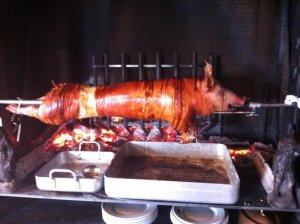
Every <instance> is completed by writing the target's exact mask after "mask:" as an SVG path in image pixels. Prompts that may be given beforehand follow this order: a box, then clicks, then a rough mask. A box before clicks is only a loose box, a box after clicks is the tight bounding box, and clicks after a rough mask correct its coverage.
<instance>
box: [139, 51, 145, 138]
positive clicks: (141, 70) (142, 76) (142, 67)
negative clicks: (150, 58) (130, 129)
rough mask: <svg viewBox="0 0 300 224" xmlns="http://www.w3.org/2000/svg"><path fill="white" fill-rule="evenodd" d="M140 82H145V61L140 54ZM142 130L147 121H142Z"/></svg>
mask: <svg viewBox="0 0 300 224" xmlns="http://www.w3.org/2000/svg"><path fill="white" fill-rule="evenodd" d="M138 57H139V80H141V81H142V80H144V74H143V69H144V64H143V63H144V60H143V54H142V53H139V55H138ZM141 128H142V129H143V130H144V132H146V131H145V121H144V120H141Z"/></svg>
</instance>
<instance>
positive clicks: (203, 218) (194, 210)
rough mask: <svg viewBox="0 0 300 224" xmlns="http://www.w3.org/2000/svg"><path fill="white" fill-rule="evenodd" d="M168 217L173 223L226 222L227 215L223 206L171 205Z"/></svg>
mask: <svg viewBox="0 0 300 224" xmlns="http://www.w3.org/2000/svg"><path fill="white" fill-rule="evenodd" d="M170 218H171V221H172V223H173V224H196V223H197V224H204V223H205V224H227V223H228V219H229V216H228V214H227V212H226V211H225V210H224V209H223V208H213V207H207V208H206V207H175V206H173V207H172V209H171V212H170Z"/></svg>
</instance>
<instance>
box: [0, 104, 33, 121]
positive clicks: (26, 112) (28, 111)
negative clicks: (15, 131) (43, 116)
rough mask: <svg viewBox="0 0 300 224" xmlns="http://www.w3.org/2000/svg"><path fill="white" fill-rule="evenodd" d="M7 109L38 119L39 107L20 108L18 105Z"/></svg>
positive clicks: (9, 106)
mask: <svg viewBox="0 0 300 224" xmlns="http://www.w3.org/2000/svg"><path fill="white" fill-rule="evenodd" d="M6 109H7V110H8V111H10V112H12V113H14V114H22V115H27V116H30V117H34V118H38V109H39V107H38V106H26V107H19V106H18V105H12V104H11V105H8V106H7V107H6Z"/></svg>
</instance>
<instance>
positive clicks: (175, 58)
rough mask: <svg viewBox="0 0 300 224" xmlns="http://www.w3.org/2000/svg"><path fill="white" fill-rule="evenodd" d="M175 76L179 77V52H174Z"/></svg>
mask: <svg viewBox="0 0 300 224" xmlns="http://www.w3.org/2000/svg"><path fill="white" fill-rule="evenodd" d="M174 77H175V78H178V53H177V52H175V53H174Z"/></svg>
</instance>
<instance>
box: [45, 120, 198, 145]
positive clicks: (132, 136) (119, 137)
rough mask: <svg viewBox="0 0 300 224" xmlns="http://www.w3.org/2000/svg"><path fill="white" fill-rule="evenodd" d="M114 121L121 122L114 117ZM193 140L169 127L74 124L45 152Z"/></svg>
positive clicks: (56, 136)
mask: <svg viewBox="0 0 300 224" xmlns="http://www.w3.org/2000/svg"><path fill="white" fill-rule="evenodd" d="M114 119H115V121H123V118H121V120H120V119H119V118H116V117H114ZM194 139H195V136H194V135H193V134H191V133H190V134H187V133H185V134H183V135H178V133H177V132H176V131H175V130H174V129H173V128H172V127H171V126H165V127H162V128H161V129H159V128H158V127H156V126H153V125H146V126H145V127H144V128H142V127H141V126H131V127H128V128H125V127H124V126H112V128H111V129H105V128H100V127H97V128H89V127H87V126H85V125H82V124H75V125H73V126H72V127H71V128H70V127H67V125H65V126H62V127H61V128H60V129H59V130H58V131H57V132H56V133H55V134H54V135H53V136H52V138H51V139H50V140H49V141H48V142H47V143H46V146H45V150H56V151H59V150H73V149H75V148H77V147H78V145H79V143H80V142H81V141H97V142H99V143H101V145H102V146H104V147H105V148H106V149H109V150H110V149H112V148H113V147H118V146H120V144H122V143H124V142H125V141H157V142H181V143H188V142H191V141H192V140H194Z"/></svg>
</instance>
